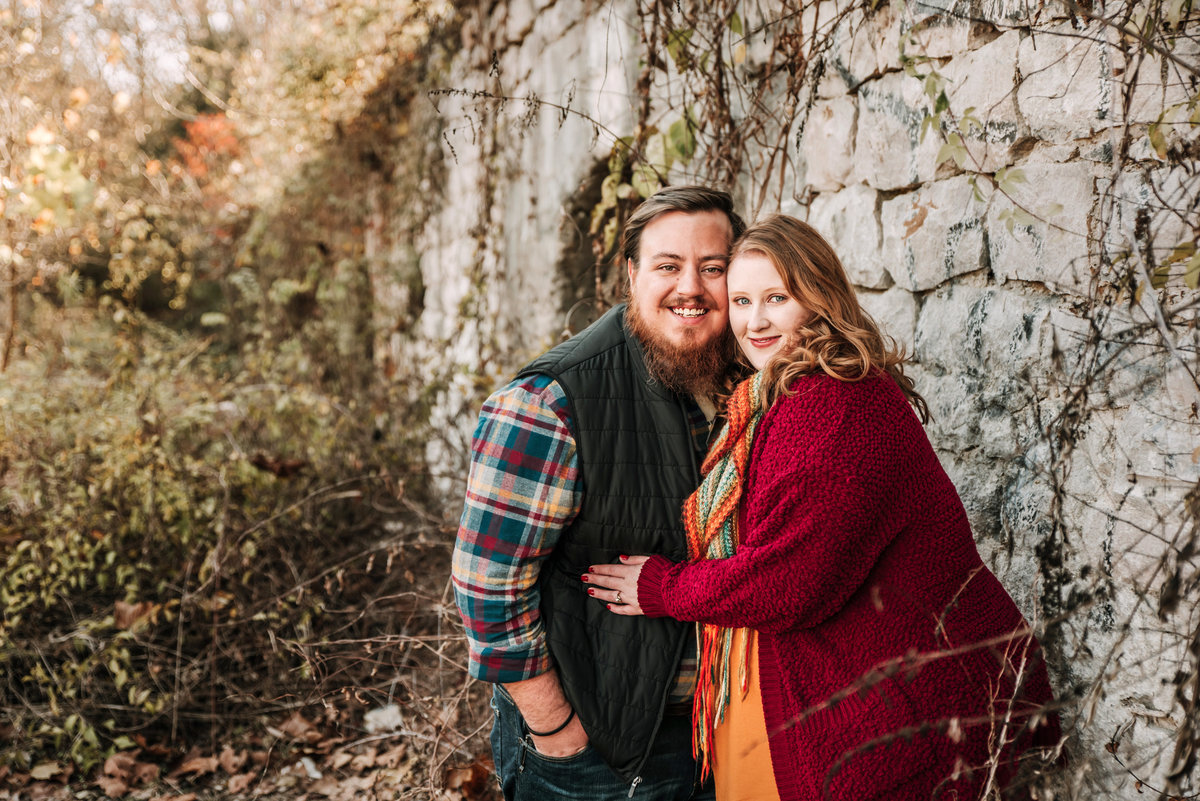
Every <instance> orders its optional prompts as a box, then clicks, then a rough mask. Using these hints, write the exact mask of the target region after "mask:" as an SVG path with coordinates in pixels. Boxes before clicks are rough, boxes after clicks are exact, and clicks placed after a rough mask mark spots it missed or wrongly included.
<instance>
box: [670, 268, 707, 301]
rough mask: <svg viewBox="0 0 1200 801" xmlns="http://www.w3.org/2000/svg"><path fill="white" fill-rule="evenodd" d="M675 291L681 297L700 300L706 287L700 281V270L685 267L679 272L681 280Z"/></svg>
mask: <svg viewBox="0 0 1200 801" xmlns="http://www.w3.org/2000/svg"><path fill="white" fill-rule="evenodd" d="M675 291H676V292H678V293H679V294H680V295H686V296H688V297H693V298H698V297H700V296H701V295H703V294H704V285H703V283H702V282H701V281H700V270H699V269H697V268H695V267H684V268H683V269H682V270H680V271H679V280H678V281H677V282H676V284H675Z"/></svg>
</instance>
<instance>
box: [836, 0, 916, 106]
mask: <svg viewBox="0 0 1200 801" xmlns="http://www.w3.org/2000/svg"><path fill="white" fill-rule="evenodd" d="M902 13H903V8H902V7H901V6H897V5H885V6H881V7H880V8H878V9H876V10H875V11H874V12H872V13H870V14H869V15H868V14H867V13H866V12H864V11H861V10H857V9H856V10H854V11H852V12H850V13H849V14H847V15H846V16H845V18H844V19H843V20H842V21H841V22H840V23H839V24H838V26H837V29H836V30H835V31H834V33H833V37H834V42H835V44H834V48H833V52H832V55H831V56H830V57H829V60H828V62H827V64H826V68H825V74H824V75H823V76H822V77H821V83H820V86H819V87H818V90H817V94H818V95H819V96H820V97H837V96H839V95H843V94H845V93H847V92H853V91H855V90H856V89H857V88H858V86H859V85H860V84H861V83H862V82H863V81H866V80H869V79H871V78H874V77H877V76H879V75H881V74H883V73H884V72H888V71H891V70H897V69H899V68H900V37H901V28H902V25H901V15H902Z"/></svg>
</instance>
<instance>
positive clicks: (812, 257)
mask: <svg viewBox="0 0 1200 801" xmlns="http://www.w3.org/2000/svg"><path fill="white" fill-rule="evenodd" d="M747 253H756V254H759V255H762V256H764V257H766V258H767V260H768V261H770V262H771V264H773V265H774V266H775V269H776V270H777V271H778V272H779V276H780V278H782V279H783V285H784V288H786V289H787V291H788V294H789V295H791V296H792V297H793V298H795V299H796V300H798V301H799V302H800V303H801V304H803V305H804V306H805V307H806V308H807V309H808V310H809V311H810V312H811V313H812V316H811V317H810V318H809V320H808V321H807V322H805V323H804V325H802V326H801V327H800V329H799V330H798V331H797V332H796V333H795V334H794V338H793V340H792V341H791V342H790V343H788V346H787V349H786V350H784V351H781V352H780V353H779V354H777V355H776V356H775V357H774V358H773V359H771V361H770V362H768V363H767V366H766V367H765V368H764V370H765V374H764V376H763V390H762V391H763V404H764V406H770V404H771V403H773V402H774V401H775V399H776V398H778V397H779V396H780V395H786V394H790V392H789V390H788V387H789V386H790V385H791V384H792V383H793V382H794V381H795V380H796V378H797V377H799V376H801V375H807V374H809V373H814V372H817V371H818V370H820V371H822V372H824V373H826V374H827V375H829V376H831V377H833V378H836V379H838V380H839V381H861V380H862V379H864V378H866V377H868V376H869V375H871V373H872V372H873V371H874V370H882V371H884V372H886V373H887V374H888V375H890V376H891V377H892V378H893V379H895V381H896V384H897V385H898V386H899V387H900V390H901V391H902V392H903V393H904V395H905V397H906V398H908V401H909V402H910V403H911V404H912V405H913V408H914V409H916V412H917V416H918V417H920V419H921V422H922V423H925V422H928V420H929V407H928V405H927V404H926V403H925V399H924V398H922V397H921V395H920V394H919V393H918V392H917V391H916V389H915V388H914V387H913V382H912V379H911V378H909V377H908V376H906V375H905V374H904V360H905V358H906V354H905V352H904V349H903V348H902V347H901V346H899V345H897V344H896V341H895V340H894V339H893V338H892V337H890V336H884V335H883V334H882V333H880V331H879V327H878V326H877V325H875V321H874V320H872V319H871V316H870V315H869V314H867V313H866V312H865V311H863V308H862V307H861V306H859V305H858V298H857V297H856V296H855V294H854V288H853V287H852V286H851V285H850V280H849V279H848V278H847V277H846V270H845V268H844V267H842V262H841V260H840V259H839V258H838V257H837V254H836V253H834V252H833V248H832V247H831V246H830V244H829V243H828V242H826V241H825V238H824V237H823V236H821V235H820V234H819V233H817V231H816V229H814V228H813V227H812V226H811V225H809V224H808V223H804V222H801V221H800V220H797V219H796V218H795V217H789V216H787V215H785V214H776V215H773V216H770V217H767V218H766V219H763V220H760V221H759V222H756V223H754V224H753V225H751V226H750V227H749V228H748V229H746V232H745V233H744V234H742V236H741V237H740V238H739V239H738V240H737V241H736V242H735V243H734V245H733V251H732V253H731V254H730V260H731V261H732V260H733V259H736V258H737V257H738V256H741V255H744V254H747Z"/></svg>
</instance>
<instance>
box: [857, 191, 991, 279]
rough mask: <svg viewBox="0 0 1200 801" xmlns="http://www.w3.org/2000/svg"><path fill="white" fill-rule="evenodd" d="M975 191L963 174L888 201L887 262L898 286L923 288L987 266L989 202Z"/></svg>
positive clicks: (884, 221)
mask: <svg viewBox="0 0 1200 801" xmlns="http://www.w3.org/2000/svg"><path fill="white" fill-rule="evenodd" d="M974 195H975V190H974V189H973V188H972V187H971V185H970V182H969V179H968V178H967V177H966V176H964V175H958V176H955V177H954V178H950V179H948V180H945V181H936V182H934V183H931V184H927V185H925V186H923V187H921V188H920V189H919V190H918V191H916V192H910V193H909V194H906V195H900V196H898V197H895V198H893V199H891V200H887V201H884V203H883V206H882V209H881V211H880V224H881V227H882V229H883V263H884V264H885V265H886V266H887V269H888V272H890V273H891V275H892V278H894V279H895V281H896V283H897V284H898V285H899V286H901V287H903V288H904V289H907V290H908V291H910V292H923V291H925V290H927V289H932V288H933V287H935V286H937V285H938V284H941V283H943V282H945V281H948V280H949V279H951V278H954V277H955V276H958V275H963V274H965V273H971V272H975V271H976V270H981V269H983V268H984V267H985V266H986V261H985V252H984V240H983V220H984V214H985V212H986V206H985V205H984V204H983V203H981V202H979V201H978V200H976V199H975V197H974Z"/></svg>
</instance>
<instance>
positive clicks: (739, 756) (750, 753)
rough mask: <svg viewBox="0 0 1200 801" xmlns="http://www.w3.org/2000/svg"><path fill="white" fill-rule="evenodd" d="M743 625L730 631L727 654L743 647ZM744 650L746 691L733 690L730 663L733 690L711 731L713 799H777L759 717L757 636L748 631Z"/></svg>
mask: <svg viewBox="0 0 1200 801" xmlns="http://www.w3.org/2000/svg"><path fill="white" fill-rule="evenodd" d="M746 631H747V630H746V629H738V630H736V631H735V632H734V633H733V643H732V648H730V654H731V658H732V660H733V662H734V663H735V664H736V662H737V658H738V657H737V655H738V654H741V653H743V651H744V650H745V649H746V638H747V635H746ZM749 640H750V642H749V644H750V648H749V650H748V652H747V653H746V677H747V680H748V682H747V684H748V686H747V687H746V694H745V695H744V696H743V695H742V694H741V693H740V692H738V691H737V684H736V682H737V681H738V679H737V670H736V669H733V666H732V665H731V666H730V667H731V670H730V673H731V674H732V676H733V681H734V682H735V684H734V692H733V693H732V694H731V697H730V699H729V707H728V709H726V711H725V720H723V721H721V722H720V723H718V724H717V728H716V730H715V731H714V732H713V750H712V770H713V781H714V783H715V784H716V791H717V801H779V788H777V787H776V786H775V771H774V770H772V768H771V746H770V744H769V743H768V742H767V722H766V719H765V718H764V717H763V702H762V690H761V689H760V688H759V685H758V637H757V636H756V632H754V631H750V632H749Z"/></svg>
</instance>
